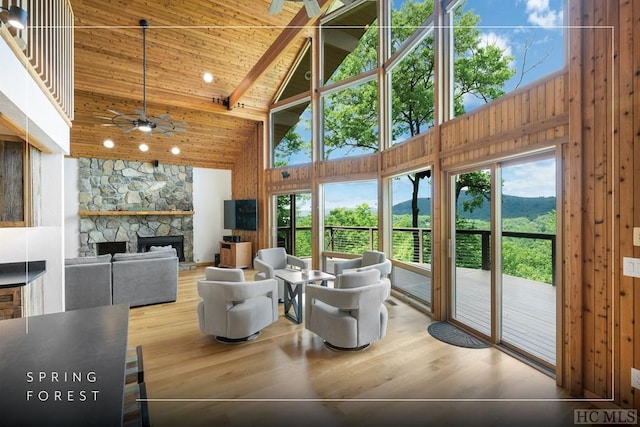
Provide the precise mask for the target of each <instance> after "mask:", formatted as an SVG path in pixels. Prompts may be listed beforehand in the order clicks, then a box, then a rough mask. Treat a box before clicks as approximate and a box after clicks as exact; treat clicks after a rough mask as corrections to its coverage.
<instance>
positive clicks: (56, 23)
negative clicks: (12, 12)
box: [2, 0, 74, 122]
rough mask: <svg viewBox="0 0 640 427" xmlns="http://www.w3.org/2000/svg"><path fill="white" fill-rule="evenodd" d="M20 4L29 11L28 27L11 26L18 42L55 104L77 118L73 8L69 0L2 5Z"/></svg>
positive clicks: (5, 2) (5, 0)
mask: <svg viewBox="0 0 640 427" xmlns="http://www.w3.org/2000/svg"><path fill="white" fill-rule="evenodd" d="M14 5H15V6H19V7H21V8H23V9H25V10H26V11H27V13H28V15H29V18H28V21H27V27H26V28H25V29H24V30H16V29H14V28H12V29H11V32H12V34H13V35H14V36H15V38H16V40H18V41H19V42H18V43H16V45H17V46H20V44H21V43H22V41H23V42H24V44H26V48H25V49H24V51H23V52H22V54H23V55H24V56H25V57H26V59H27V60H28V64H29V66H27V68H28V71H29V72H30V73H31V74H32V75H33V77H34V78H35V79H36V80H37V81H38V82H39V83H40V84H41V86H42V88H43V90H45V93H47V94H48V95H49V97H50V98H51V100H52V101H53V104H54V105H55V106H56V107H57V108H58V110H59V111H60V112H61V113H62V114H63V115H64V116H65V117H66V118H67V119H68V121H69V122H70V121H72V120H73V111H74V103H73V86H74V81H73V45H74V38H73V25H74V24H73V10H72V9H71V3H70V1H69V0H47V1H43V0H2V6H4V7H6V8H9V7H10V6H14Z"/></svg>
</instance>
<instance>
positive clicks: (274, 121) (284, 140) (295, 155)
mask: <svg viewBox="0 0 640 427" xmlns="http://www.w3.org/2000/svg"><path fill="white" fill-rule="evenodd" d="M271 132H272V133H271V141H272V160H271V163H272V166H274V167H281V166H287V165H295V164H301V163H310V162H311V104H310V102H309V101H308V100H305V101H302V102H299V103H297V104H293V105H290V106H288V107H285V108H283V109H281V110H276V111H273V112H272V113H271Z"/></svg>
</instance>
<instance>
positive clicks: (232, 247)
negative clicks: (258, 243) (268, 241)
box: [219, 242, 253, 268]
mask: <svg viewBox="0 0 640 427" xmlns="http://www.w3.org/2000/svg"><path fill="white" fill-rule="evenodd" d="M252 263H253V260H252V259H251V242H237V243H234V242H220V264H219V266H220V267H226V268H249V267H251V265H252Z"/></svg>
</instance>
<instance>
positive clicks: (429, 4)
mask: <svg viewBox="0 0 640 427" xmlns="http://www.w3.org/2000/svg"><path fill="white" fill-rule="evenodd" d="M391 7H392V10H391V53H393V52H395V51H396V50H398V49H400V47H401V46H402V43H404V41H405V40H407V39H408V38H409V37H410V36H411V35H412V34H413V33H415V32H416V31H419V30H421V26H422V25H423V24H424V22H425V21H426V20H427V18H429V16H431V15H432V14H433V9H434V8H433V0H424V1H420V0H418V1H414V0H396V1H393V2H391Z"/></svg>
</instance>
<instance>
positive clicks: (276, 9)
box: [267, 0, 320, 18]
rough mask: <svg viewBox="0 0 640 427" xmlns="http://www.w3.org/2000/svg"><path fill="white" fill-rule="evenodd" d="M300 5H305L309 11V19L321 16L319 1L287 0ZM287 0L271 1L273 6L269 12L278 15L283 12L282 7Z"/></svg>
mask: <svg viewBox="0 0 640 427" xmlns="http://www.w3.org/2000/svg"><path fill="white" fill-rule="evenodd" d="M287 1H293V2H298V3H304V7H305V9H307V15H309V18H313V17H316V16H318V15H320V5H319V4H318V0H287ZM284 2H285V0H271V6H269V9H268V10H267V12H269V13H271V14H276V13H280V12H282V7H283V6H284Z"/></svg>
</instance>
